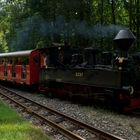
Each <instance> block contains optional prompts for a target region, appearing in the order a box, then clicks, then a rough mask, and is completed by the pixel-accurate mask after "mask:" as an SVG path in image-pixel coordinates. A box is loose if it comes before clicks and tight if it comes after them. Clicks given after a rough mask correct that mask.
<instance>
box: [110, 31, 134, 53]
mask: <svg viewBox="0 0 140 140" xmlns="http://www.w3.org/2000/svg"><path fill="white" fill-rule="evenodd" d="M113 41H114V43H115V44H116V45H117V47H118V48H119V49H120V50H121V51H124V52H127V51H128V50H129V48H130V47H131V45H132V44H133V42H134V41H135V36H134V35H133V33H132V32H131V31H130V30H129V29H126V30H120V31H119V32H118V34H117V35H116V37H115V38H114V39H113Z"/></svg>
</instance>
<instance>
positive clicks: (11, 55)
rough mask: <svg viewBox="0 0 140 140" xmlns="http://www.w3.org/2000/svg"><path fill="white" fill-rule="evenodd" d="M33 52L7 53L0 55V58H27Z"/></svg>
mask: <svg viewBox="0 0 140 140" xmlns="http://www.w3.org/2000/svg"><path fill="white" fill-rule="evenodd" d="M32 51H33V50H26V51H17V52H8V53H0V57H18V56H28V55H30V54H31V52H32Z"/></svg>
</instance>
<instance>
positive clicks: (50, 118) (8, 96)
mask: <svg viewBox="0 0 140 140" xmlns="http://www.w3.org/2000/svg"><path fill="white" fill-rule="evenodd" d="M0 97H1V98H2V99H3V100H6V101H8V102H10V104H11V103H12V104H13V103H14V104H15V105H16V107H17V106H18V107H20V108H22V110H23V111H24V112H27V113H28V114H30V115H31V116H33V117H35V118H36V119H38V120H39V122H40V123H41V124H43V125H47V126H49V127H51V128H53V131H54V132H55V135H56V133H58V134H61V135H63V136H64V137H66V138H68V139H71V140H94V139H95V140H124V139H123V138H120V137H118V136H115V135H113V134H110V133H107V132H105V131H102V130H99V129H96V128H94V127H92V126H91V125H87V124H85V123H83V122H81V121H78V120H76V119H74V118H72V117H69V116H67V115H65V114H62V113H60V112H58V111H56V110H53V109H51V108H48V107H46V106H43V105H41V104H39V103H37V102H34V101H33V100H31V99H28V98H25V97H23V96H21V95H18V94H17V93H16V92H15V91H12V90H10V89H8V88H5V87H3V86H0ZM81 131H82V132H83V133H86V134H84V136H83V135H82V134H81V133H79V132H81ZM85 135H86V137H85Z"/></svg>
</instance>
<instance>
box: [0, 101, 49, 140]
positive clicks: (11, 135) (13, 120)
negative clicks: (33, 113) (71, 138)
mask: <svg viewBox="0 0 140 140" xmlns="http://www.w3.org/2000/svg"><path fill="white" fill-rule="evenodd" d="M0 124H1V125H0V138H1V140H25V139H26V140H38V139H39V140H49V139H48V138H47V137H46V136H45V134H43V133H42V132H41V130H40V129H38V128H35V127H33V126H32V125H31V124H30V123H27V122H26V121H25V120H23V119H22V118H21V117H19V116H18V115H17V114H16V112H14V111H12V110H11V109H10V108H9V107H8V106H7V105H4V104H3V103H2V102H1V101H0Z"/></svg>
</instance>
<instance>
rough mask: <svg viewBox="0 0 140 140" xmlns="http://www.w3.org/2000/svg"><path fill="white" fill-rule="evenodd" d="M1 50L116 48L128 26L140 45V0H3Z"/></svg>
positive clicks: (0, 14) (0, 30)
mask: <svg viewBox="0 0 140 140" xmlns="http://www.w3.org/2000/svg"><path fill="white" fill-rule="evenodd" d="M0 6H1V8H0V23H1V27H0V41H1V43H0V51H1V52H2V51H7V50H9V51H14V50H25V49H34V48H40V47H46V46H51V44H52V43H53V42H57V43H63V44H64V43H66V44H69V45H71V46H74V47H75V46H80V47H86V46H96V47H102V48H103V49H106V48H107V49H112V45H113V44H112V39H113V38H114V36H115V34H116V33H117V32H118V31H119V30H120V29H124V28H130V29H131V30H132V31H133V33H134V34H135V35H136V37H137V38H138V39H137V42H136V49H137V50H138V49H139V38H140V33H139V23H140V20H139V19H140V14H139V13H140V12H139V8H140V4H139V0H135V1H132V0H106V1H104V0H80V1H79V0H71V1H68V0H57V1H56V0H1V2H0Z"/></svg>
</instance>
